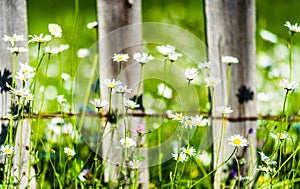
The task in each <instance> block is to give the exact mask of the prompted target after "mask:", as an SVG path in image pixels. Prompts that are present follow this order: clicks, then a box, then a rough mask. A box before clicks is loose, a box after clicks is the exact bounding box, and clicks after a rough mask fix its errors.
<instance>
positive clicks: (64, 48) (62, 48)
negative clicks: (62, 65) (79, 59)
mask: <svg viewBox="0 0 300 189" xmlns="http://www.w3.org/2000/svg"><path fill="white" fill-rule="evenodd" d="M69 47H70V46H69V45H68V44H62V45H59V46H58V47H57V50H58V53H61V52H64V51H65V50H68V49H69Z"/></svg>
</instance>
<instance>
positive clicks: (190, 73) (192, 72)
mask: <svg viewBox="0 0 300 189" xmlns="http://www.w3.org/2000/svg"><path fill="white" fill-rule="evenodd" d="M197 74H198V70H197V69H196V68H187V69H185V71H184V75H185V77H186V79H187V80H188V81H192V80H194V79H195V77H196V76H197Z"/></svg>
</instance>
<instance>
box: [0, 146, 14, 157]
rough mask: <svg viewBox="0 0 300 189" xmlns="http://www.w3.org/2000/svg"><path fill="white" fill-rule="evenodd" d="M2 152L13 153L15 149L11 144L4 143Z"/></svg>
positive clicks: (5, 153)
mask: <svg viewBox="0 0 300 189" xmlns="http://www.w3.org/2000/svg"><path fill="white" fill-rule="evenodd" d="M1 152H2V153H3V154H4V155H12V154H13V152H14V149H13V147H11V146H9V145H4V146H1Z"/></svg>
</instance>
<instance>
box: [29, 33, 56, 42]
mask: <svg viewBox="0 0 300 189" xmlns="http://www.w3.org/2000/svg"><path fill="white" fill-rule="evenodd" d="M29 37H30V38H31V39H30V40H28V43H33V42H36V43H44V42H48V41H50V40H51V39H52V37H51V35H45V36H44V34H43V33H41V34H40V35H29Z"/></svg>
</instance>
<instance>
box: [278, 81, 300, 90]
mask: <svg viewBox="0 0 300 189" xmlns="http://www.w3.org/2000/svg"><path fill="white" fill-rule="evenodd" d="M279 85H280V86H281V87H283V88H284V89H286V90H293V89H295V88H296V87H298V85H299V83H298V82H297V81H290V82H289V80H287V79H283V80H281V81H280V82H279Z"/></svg>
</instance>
